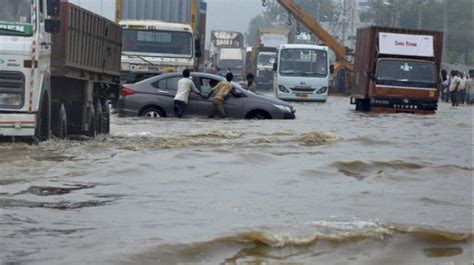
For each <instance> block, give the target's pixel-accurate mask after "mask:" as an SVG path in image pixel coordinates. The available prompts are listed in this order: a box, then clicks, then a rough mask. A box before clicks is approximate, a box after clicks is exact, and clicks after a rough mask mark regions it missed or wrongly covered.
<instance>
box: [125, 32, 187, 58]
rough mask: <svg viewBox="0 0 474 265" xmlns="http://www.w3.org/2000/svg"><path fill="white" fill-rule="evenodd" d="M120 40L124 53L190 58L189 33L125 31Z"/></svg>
mask: <svg viewBox="0 0 474 265" xmlns="http://www.w3.org/2000/svg"><path fill="white" fill-rule="evenodd" d="M122 39H123V51H124V52H138V53H156V54H160V55H161V56H178V57H192V35H191V33H189V32H177V31H151V30H132V29H125V30H124V31H123V37H122Z"/></svg>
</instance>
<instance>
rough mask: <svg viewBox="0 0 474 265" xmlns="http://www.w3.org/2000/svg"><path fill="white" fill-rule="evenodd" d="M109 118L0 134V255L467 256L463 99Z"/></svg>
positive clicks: (171, 258) (453, 259)
mask: <svg viewBox="0 0 474 265" xmlns="http://www.w3.org/2000/svg"><path fill="white" fill-rule="evenodd" d="M348 101H349V99H348V98H340V97H331V98H330V99H329V101H328V102H327V103H325V104H318V103H294V104H293V105H294V106H295V107H296V110H297V113H296V115H297V119H296V120H292V121H276V120H275V121H274V120H265V121H258V120H251V121H248V120H207V119H184V120H176V119H163V120H146V119H140V118H119V117H114V118H113V121H112V122H113V124H112V128H111V131H112V135H111V136H110V137H107V138H101V139H98V140H94V141H77V140H69V141H54V140H52V141H49V142H46V143H42V144H40V145H39V146H32V145H28V144H24V143H0V260H1V261H2V262H3V263H2V264H179V263H181V264H472V262H473V246H472V229H473V205H474V204H473V160H472V157H473V151H472V150H473V146H472V142H473V131H472V124H473V112H472V111H473V109H472V107H465V106H464V107H459V108H452V107H450V106H449V105H447V104H441V106H440V110H439V111H438V113H437V114H436V115H430V116H418V115H409V114H396V115H388V114H387V115H385V114H380V115H373V114H364V113H357V112H354V111H353V110H352V109H353V107H352V106H350V105H349V104H348Z"/></svg>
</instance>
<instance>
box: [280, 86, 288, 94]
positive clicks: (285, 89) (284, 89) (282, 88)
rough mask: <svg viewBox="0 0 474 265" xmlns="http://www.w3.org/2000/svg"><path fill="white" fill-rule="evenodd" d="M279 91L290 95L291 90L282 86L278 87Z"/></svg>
mask: <svg viewBox="0 0 474 265" xmlns="http://www.w3.org/2000/svg"><path fill="white" fill-rule="evenodd" d="M278 90H280V92H283V93H290V90H288V88H286V87H285V86H282V85H279V86H278Z"/></svg>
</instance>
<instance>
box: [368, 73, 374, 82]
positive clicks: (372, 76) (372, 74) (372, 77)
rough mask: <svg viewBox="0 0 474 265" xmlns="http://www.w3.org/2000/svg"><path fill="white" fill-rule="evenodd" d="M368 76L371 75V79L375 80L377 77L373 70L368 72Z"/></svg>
mask: <svg viewBox="0 0 474 265" xmlns="http://www.w3.org/2000/svg"><path fill="white" fill-rule="evenodd" d="M367 76H368V77H369V79H370V80H372V81H375V80H376V78H375V74H374V73H371V72H367Z"/></svg>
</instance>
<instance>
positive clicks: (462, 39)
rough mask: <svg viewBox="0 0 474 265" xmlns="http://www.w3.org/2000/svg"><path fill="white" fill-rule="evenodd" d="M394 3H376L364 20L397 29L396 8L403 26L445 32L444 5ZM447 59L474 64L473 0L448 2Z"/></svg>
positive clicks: (418, 0) (415, 0) (426, 0)
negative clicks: (395, 23)
mask: <svg viewBox="0 0 474 265" xmlns="http://www.w3.org/2000/svg"><path fill="white" fill-rule="evenodd" d="M393 3H394V1H393V0H391V1H390V0H385V1H380V0H372V1H371V2H370V8H369V9H368V11H367V12H365V13H363V14H362V15H361V20H363V21H369V22H370V21H372V22H373V24H374V25H378V26H393V23H392V22H393V15H394V14H395V12H394V9H395V8H399V9H400V10H399V11H400V27H402V28H410V29H416V28H418V26H419V23H421V29H425V30H436V31H442V29H443V23H444V21H443V2H442V1H435V0H411V1H407V2H404V3H403V5H400V6H396V5H395V6H394V5H393ZM448 3H449V4H448V5H447V7H448V9H447V17H448V21H447V23H448V32H445V34H447V59H448V61H447V62H449V63H464V64H471V65H473V64H474V58H473V57H474V36H473V35H474V33H473V32H474V31H473V29H472V28H473V25H474V20H473V8H474V2H472V0H448Z"/></svg>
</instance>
